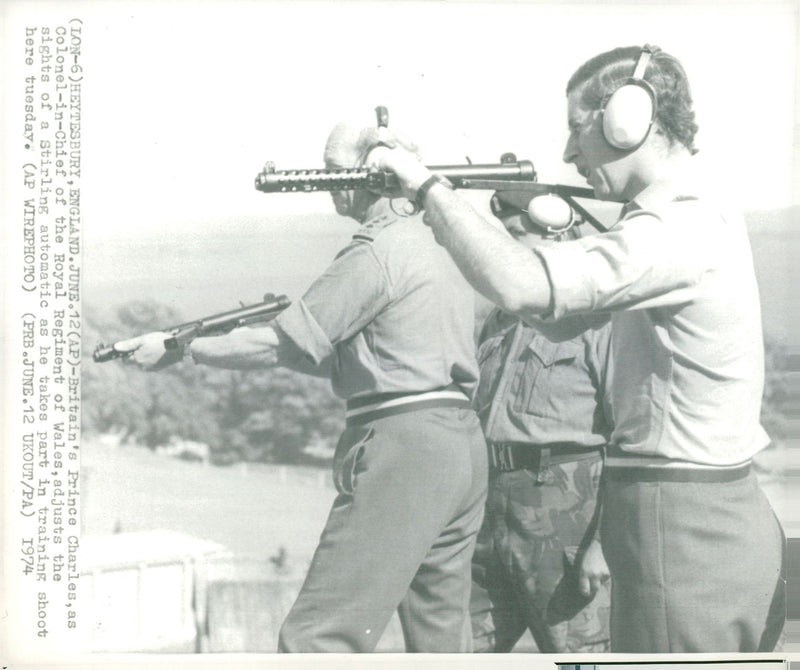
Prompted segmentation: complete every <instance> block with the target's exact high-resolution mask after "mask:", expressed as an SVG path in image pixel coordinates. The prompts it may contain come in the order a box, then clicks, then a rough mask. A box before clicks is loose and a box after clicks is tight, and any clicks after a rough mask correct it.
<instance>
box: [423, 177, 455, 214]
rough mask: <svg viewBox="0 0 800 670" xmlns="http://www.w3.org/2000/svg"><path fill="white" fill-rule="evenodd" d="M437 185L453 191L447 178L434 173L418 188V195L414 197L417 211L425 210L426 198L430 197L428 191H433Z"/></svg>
mask: <svg viewBox="0 0 800 670" xmlns="http://www.w3.org/2000/svg"><path fill="white" fill-rule="evenodd" d="M437 184H441V185H442V186H444V187H445V188H448V189H450V190H453V185H452V184H451V183H450V182H449V181H448V180H447V178H446V177H443V176H442V175H440V174H436V173H432V174H431V175H430V177H428V178H427V179H426V180H425V181H424V182H422V184H420V186H419V188H417V190H416V193H415V195H414V205H415V206H416V208H417V210H420V211H421V210H423V209H425V198H426V196H427V195H428V191H430V190H431V188H433V187H434V186H436V185H437Z"/></svg>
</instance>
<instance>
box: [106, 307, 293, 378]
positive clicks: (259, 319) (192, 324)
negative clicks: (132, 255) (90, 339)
mask: <svg viewBox="0 0 800 670" xmlns="http://www.w3.org/2000/svg"><path fill="white" fill-rule="evenodd" d="M291 304H292V303H291V301H290V300H289V298H287V297H286V296H285V295H280V296H277V297H276V296H275V295H273V294H271V293H268V294H267V295H265V296H264V301H263V302H260V303H256V304H254V305H248V306H245V307H240V308H239V309H233V310H230V311H228V312H222V313H220V314H214V315H212V316H207V317H203V318H201V319H197V320H195V321H187V322H186V323H181V324H178V325H177V326H171V327H170V328H166V329H165V330H164V333H166V334H167V335H168V337H166V338H165V339H164V348H165V349H177V348H179V347H182V346H183V345H185V344H187V343H188V342H191V341H192V340H193V339H194V338H196V337H207V336H210V335H220V334H222V333H227V332H229V331H231V330H233V329H234V328H240V327H242V326H246V325H248V324H251V323H263V322H266V321H269V320H271V319H273V318H275V317H276V316H277V315H278V314H280V313H281V312H282V311H283V310H284V309H286V308H287V307H288V306H289V305H291ZM127 355H128V352H125V351H119V350H118V349H116V345H114V344H112V345H111V346H106V345H104V344H102V343H101V344H98V345H97V348H96V349H95V350H94V353H93V354H92V359H93V360H94V361H95V363H105V362H106V361H111V360H114V359H115V358H124V357H126V356H127Z"/></svg>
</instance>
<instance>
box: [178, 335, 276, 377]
mask: <svg viewBox="0 0 800 670" xmlns="http://www.w3.org/2000/svg"><path fill="white" fill-rule="evenodd" d="M191 354H192V358H193V359H194V361H195V362H196V363H202V364H203V365H210V366H212V367H216V368H226V369H229V370H247V369H253V368H255V369H259V368H271V367H275V366H276V365H280V358H281V357H280V346H279V339H278V336H277V334H276V333H275V330H274V329H273V328H272V327H271V326H266V327H263V328H237V329H236V330H232V331H231V332H229V333H227V334H225V335H219V336H217V337H200V338H197V339H196V340H194V341H193V342H192V344H191Z"/></svg>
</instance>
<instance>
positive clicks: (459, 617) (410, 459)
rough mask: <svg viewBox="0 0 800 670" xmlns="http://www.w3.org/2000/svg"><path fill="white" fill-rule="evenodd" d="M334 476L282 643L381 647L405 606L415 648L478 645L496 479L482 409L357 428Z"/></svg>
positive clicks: (311, 647) (425, 413)
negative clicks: (484, 544)
mask: <svg viewBox="0 0 800 670" xmlns="http://www.w3.org/2000/svg"><path fill="white" fill-rule="evenodd" d="M334 478H335V481H336V485H337V489H338V491H339V495H338V496H337V498H336V500H335V501H334V504H333V508H332V509H331V512H330V515H329V517H328V521H327V524H326V526H325V529H324V530H323V532H322V536H321V537H320V542H319V546H318V547H317V550H316V552H315V554H314V558H313V560H312V563H311V567H310V568H309V572H308V575H307V577H306V580H305V582H304V584H303V586H302V588H301V590H300V593H299V595H298V597H297V600H296V601H295V603H294V605H293V607H292V609H291V611H290V612H289V614H288V616H287V617H286V620H285V621H284V624H283V626H282V628H281V633H280V639H279V651H282V652H367V651H372V650H374V649H375V646H376V645H377V643H378V641H379V639H380V637H381V634H382V633H383V631H384V629H385V628H386V626H387V624H388V622H389V620H390V619H391V617H392V615H393V613H394V612H395V611H398V613H399V616H400V621H401V624H402V627H403V633H404V636H405V642H406V650H407V651H412V652H463V651H471V644H472V636H471V631H470V625H469V595H470V563H471V558H472V553H473V550H474V546H475V539H476V536H477V533H478V529H479V528H480V525H481V521H482V518H483V509H484V502H485V499H486V488H487V479H488V475H487V457H486V444H485V441H484V438H483V434H482V432H481V429H480V424H479V422H478V419H477V417H476V416H475V414H474V412H473V411H472V410H468V409H460V408H431V409H424V410H418V411H413V412H407V413H404V414H398V415H395V416H390V417H386V418H383V419H378V420H376V421H373V422H371V423H368V424H365V425H356V426H351V427H348V428H347V429H346V430H345V432H344V433H343V434H342V437H341V439H340V441H339V445H338V447H337V451H336V458H335V461H334Z"/></svg>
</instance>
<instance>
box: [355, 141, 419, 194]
mask: <svg viewBox="0 0 800 670" xmlns="http://www.w3.org/2000/svg"><path fill="white" fill-rule="evenodd" d="M366 166H367V167H369V168H374V169H377V170H388V171H389V172H394V173H395V174H396V175H397V178H398V179H399V180H400V193H384V194H383V195H385V196H388V197H398V196H403V197H404V198H408V199H409V200H412V201H413V200H414V198H415V197H416V195H417V189H418V188H419V187H420V186H422V184H423V183H424V182H425V180H426V179H428V177H430V176H431V174H432V172H431V171H430V170H429V169H428V168H427V167H425V166H424V165H423V164H422V163H421V162H420V160H419V158H418V157H417V156H416V155H415V154H413V153H411V152H410V151H408V150H407V149H404V148H403V147H401V146H397V147H395V148H394V149H390V148H389V147H383V146H382V147H376V148H375V149H373V150H372V151H370V152H369V154H368V155H367V161H366Z"/></svg>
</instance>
